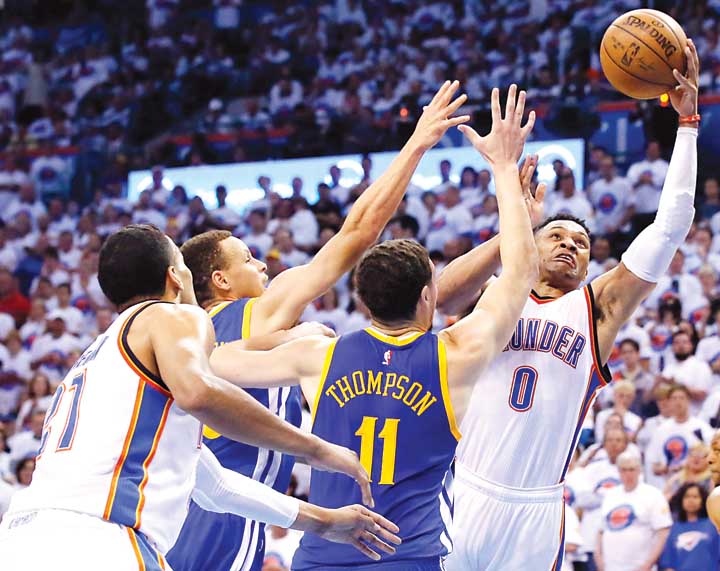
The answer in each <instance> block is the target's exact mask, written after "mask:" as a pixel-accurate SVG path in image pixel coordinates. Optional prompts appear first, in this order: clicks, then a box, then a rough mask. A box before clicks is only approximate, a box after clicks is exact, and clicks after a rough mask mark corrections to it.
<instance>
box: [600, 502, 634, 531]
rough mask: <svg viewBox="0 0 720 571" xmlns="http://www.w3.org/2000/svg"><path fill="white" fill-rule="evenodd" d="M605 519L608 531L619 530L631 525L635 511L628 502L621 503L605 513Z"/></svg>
mask: <svg viewBox="0 0 720 571" xmlns="http://www.w3.org/2000/svg"><path fill="white" fill-rule="evenodd" d="M605 520H606V521H607V526H608V529H609V530H610V531H620V530H623V529H625V528H627V527H630V526H631V525H632V523H633V522H634V521H635V512H634V511H633V508H632V506H631V505H630V504H623V505H621V506H618V507H616V508H615V509H613V510H612V511H611V512H610V513H609V514H607V517H606V518H605Z"/></svg>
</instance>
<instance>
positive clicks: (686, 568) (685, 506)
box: [659, 482, 720, 571]
mask: <svg viewBox="0 0 720 571" xmlns="http://www.w3.org/2000/svg"><path fill="white" fill-rule="evenodd" d="M707 496H708V492H707V489H706V488H704V487H703V486H701V485H698V484H696V483H692V482H691V483H687V484H684V485H683V486H682V487H681V488H680V489H679V490H678V492H677V494H676V496H675V497H676V498H677V500H676V501H677V503H678V506H677V521H675V522H674V523H673V524H672V527H671V528H670V535H669V536H668V539H667V542H666V543H665V549H664V550H663V553H662V557H661V558H660V563H659V569H661V570H662V571H670V570H672V571H695V570H700V569H702V570H703V571H718V569H720V563H719V561H718V551H719V550H720V536H718V532H717V530H716V529H715V526H714V525H713V524H712V522H711V521H710V519H709V518H708V513H707V509H706V508H705V501H706V500H707Z"/></svg>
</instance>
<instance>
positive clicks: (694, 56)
mask: <svg viewBox="0 0 720 571" xmlns="http://www.w3.org/2000/svg"><path fill="white" fill-rule="evenodd" d="M685 57H686V58H687V74H686V75H683V74H682V73H680V72H679V71H678V70H677V69H674V70H673V75H674V76H675V79H677V82H678V84H679V85H678V86H677V87H675V89H672V90H670V92H669V93H668V95H669V96H670V102H671V103H672V106H673V107H674V108H675V111H677V112H678V115H680V117H687V116H689V115H696V114H697V112H698V85H699V83H700V60H699V58H698V53H697V49H695V44H694V43H693V41H692V40H691V39H689V38H688V43H687V46H685Z"/></svg>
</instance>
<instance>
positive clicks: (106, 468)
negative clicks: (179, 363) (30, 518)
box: [10, 302, 202, 553]
mask: <svg viewBox="0 0 720 571" xmlns="http://www.w3.org/2000/svg"><path fill="white" fill-rule="evenodd" d="M152 304H153V302H150V303H143V304H138V305H135V306H133V307H131V308H129V309H127V310H126V311H124V312H123V313H122V314H121V315H120V316H119V317H118V318H117V320H116V321H115V322H114V323H113V324H112V325H111V326H110V327H109V329H108V330H107V331H106V332H105V333H104V334H103V335H101V336H99V337H98V338H97V339H96V340H95V341H94V342H93V343H92V345H90V347H89V348H88V349H87V350H86V351H85V352H84V353H83V355H82V356H81V357H80V359H79V360H78V361H77V363H76V364H75V365H74V366H73V368H72V369H71V370H70V372H69V373H68V375H67V376H66V377H65V379H64V380H63V382H62V384H61V385H60V386H59V387H58V390H57V392H56V393H55V397H54V399H53V402H52V405H51V406H50V409H49V410H48V412H47V415H46V417H45V429H44V433H43V438H42V442H41V445H40V451H39V454H38V461H37V468H36V470H35V473H34V475H33V480H32V484H31V485H30V486H29V487H28V488H26V489H25V490H22V491H20V492H18V493H17V494H16V495H15V497H14V498H13V500H12V504H11V507H10V511H11V512H13V513H15V512H23V511H29V510H38V509H45V508H54V509H63V510H71V511H75V512H80V513H85V514H89V515H93V516H97V517H99V518H102V519H105V520H108V521H112V522H115V523H119V524H121V525H124V526H127V527H129V528H134V529H135V530H137V531H140V532H142V533H143V534H144V535H145V536H146V537H147V538H148V539H149V540H150V542H151V543H153V544H154V546H155V547H156V548H157V549H158V550H159V551H160V552H161V553H165V552H166V551H167V550H168V549H169V548H170V547H171V546H172V545H173V543H174V542H175V539H176V537H177V535H178V533H179V532H180V527H181V526H182V523H183V521H184V519H185V515H186V512H187V506H188V503H189V498H190V493H191V491H192V489H193V487H194V485H195V471H196V468H197V461H198V458H199V454H200V445H199V443H200V434H201V429H202V427H201V424H200V422H199V421H198V420H196V419H195V418H193V417H192V416H190V415H189V414H187V413H185V412H184V411H182V410H181V409H179V408H178V407H177V405H176V404H175V403H174V401H173V398H172V395H171V394H170V392H169V391H168V390H167V388H166V387H165V385H164V383H163V381H162V379H160V378H159V377H158V376H157V375H153V374H152V373H150V371H147V370H146V369H145V367H144V366H143V365H142V364H141V363H140V362H139V361H138V359H137V358H136V357H135V356H134V355H133V353H132V351H131V350H130V348H129V346H128V344H127V332H128V330H129V328H130V326H131V325H132V322H133V321H134V319H135V317H137V315H138V314H139V313H140V312H141V311H143V310H144V309H145V308H147V307H148V306H150V305H152Z"/></svg>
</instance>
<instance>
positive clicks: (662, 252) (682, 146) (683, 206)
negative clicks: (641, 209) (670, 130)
mask: <svg viewBox="0 0 720 571" xmlns="http://www.w3.org/2000/svg"><path fill="white" fill-rule="evenodd" d="M696 178H697V129H694V128H692V127H680V128H679V129H678V133H677V137H676V139H675V147H674V149H673V154H672V158H671V159H670V166H669V168H668V172H667V176H666V178H665V184H664V186H663V190H662V194H661V196H660V204H659V206H658V211H657V214H656V216H655V220H654V221H653V223H652V224H650V226H648V227H647V228H645V229H644V230H643V231H642V232H641V233H640V234H639V235H638V237H637V238H635V240H634V241H633V243H632V244H630V247H629V248H628V250H627V252H625V254H624V255H623V257H622V261H623V264H624V265H625V266H626V267H627V268H628V269H629V270H630V271H631V272H632V273H633V274H635V275H636V276H637V277H639V278H640V279H642V280H644V281H646V282H650V283H657V282H658V280H659V279H660V277H662V275H663V274H665V272H666V271H667V268H668V267H669V266H670V261H671V260H672V257H673V255H674V254H675V250H677V249H678V248H679V247H680V246H681V245H682V243H683V241H684V240H685V237H686V236H687V233H688V232H689V231H690V226H691V225H692V221H693V217H694V214H695V208H694V206H693V204H694V202H695V180H696Z"/></svg>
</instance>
